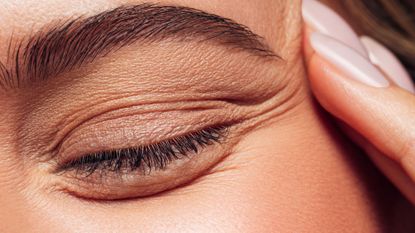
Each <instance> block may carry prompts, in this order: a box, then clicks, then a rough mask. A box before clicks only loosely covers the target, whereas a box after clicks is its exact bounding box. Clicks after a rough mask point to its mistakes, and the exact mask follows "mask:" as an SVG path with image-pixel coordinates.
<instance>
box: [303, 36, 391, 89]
mask: <svg viewBox="0 0 415 233" xmlns="http://www.w3.org/2000/svg"><path fill="white" fill-rule="evenodd" d="M310 41H311V46H312V47H313V49H314V50H315V52H316V53H317V54H319V55H320V56H321V57H322V58H324V59H325V60H327V61H328V62H330V63H332V64H333V65H334V66H336V67H337V68H338V69H339V70H341V71H342V72H344V73H345V74H346V75H347V76H348V77H349V78H351V79H354V80H356V81H359V82H361V83H364V84H366V85H369V86H372V87H388V86H389V81H388V80H387V79H386V78H385V77H384V76H383V74H382V73H381V72H380V71H379V70H378V69H377V68H376V67H375V66H374V65H373V64H372V63H370V61H369V60H368V59H367V58H365V57H363V56H362V55H361V54H359V53H358V52H356V51H355V50H354V49H352V48H350V47H348V46H347V45H345V44H343V43H342V42H340V41H338V40H336V39H333V38H331V37H329V36H326V35H323V34H321V33H318V32H315V33H313V34H312V35H311V40H310Z"/></svg>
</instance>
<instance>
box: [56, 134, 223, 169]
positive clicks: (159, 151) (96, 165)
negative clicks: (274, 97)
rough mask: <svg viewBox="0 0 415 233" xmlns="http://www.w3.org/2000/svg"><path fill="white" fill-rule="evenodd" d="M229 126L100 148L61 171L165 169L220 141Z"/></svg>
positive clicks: (64, 165) (61, 167) (63, 166)
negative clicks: (125, 145)
mask: <svg viewBox="0 0 415 233" xmlns="http://www.w3.org/2000/svg"><path fill="white" fill-rule="evenodd" d="M226 129H227V127H226V126H212V127H208V128H205V129H202V130H199V131H196V132H192V133H189V134H186V135H183V136H179V137H176V138H171V139H167V140H165V141H161V142H158V143H155V144H150V145H142V146H137V147H132V148H125V149H115V150H108V151H101V152H97V153H92V154H88V155H84V156H82V157H80V158H78V159H75V160H72V161H69V162H68V163H66V164H63V165H62V166H60V168H59V169H58V170H59V171H63V172H66V171H76V173H77V174H78V173H80V174H85V175H86V176H90V175H92V174H93V173H95V172H96V171H99V172H104V173H105V172H115V173H121V172H131V171H135V170H137V169H142V170H143V171H149V172H151V170H163V169H166V167H167V166H168V165H169V164H170V163H171V162H173V161H175V160H179V159H183V158H185V157H188V156H189V155H190V154H197V153H198V152H199V151H200V150H201V149H203V148H204V147H206V146H209V145H212V144H214V143H218V142H220V140H221V139H222V138H223V136H224V134H225V132H226Z"/></svg>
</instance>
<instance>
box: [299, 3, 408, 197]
mask: <svg viewBox="0 0 415 233" xmlns="http://www.w3.org/2000/svg"><path fill="white" fill-rule="evenodd" d="M303 16H304V20H305V24H306V27H305V33H304V53H305V60H306V63H307V67H308V77H309V80H310V84H311V88H312V91H313V93H314V95H315V97H316V98H317V100H318V101H319V102H320V104H321V105H322V106H323V107H324V108H325V109H326V110H327V111H328V112H330V113H331V114H332V115H334V116H335V117H336V118H337V119H338V120H339V123H340V126H341V128H342V129H343V130H344V132H345V133H346V134H347V135H348V136H349V137H350V138H351V139H352V140H353V141H354V142H356V143H357V144H358V145H360V146H361V147H362V148H363V149H364V151H365V152H366V153H367V154H368V155H369V156H370V158H371V159H372V160H373V162H374V163H375V164H376V165H377V166H378V167H379V169H380V170H382V171H383V172H384V174H385V175H386V176H387V177H389V179H390V180H391V181H392V182H393V183H394V184H395V185H396V186H397V187H398V188H399V189H400V190H401V191H402V193H403V194H404V195H406V197H407V198H408V199H409V200H410V201H411V202H412V203H413V204H415V95H414V92H415V88H414V86H413V83H412V81H411V78H410V76H409V75H408V74H407V72H406V71H405V69H404V68H403V66H402V65H401V64H400V62H399V61H398V60H397V59H396V57H395V56H394V55H393V54H392V53H391V52H389V51H388V50H387V49H386V48H385V47H383V46H382V45H380V44H379V43H377V42H376V41H374V40H372V39H370V38H368V37H364V38H358V36H357V35H356V34H355V33H354V32H353V30H352V29H351V27H350V26H349V25H348V24H347V23H346V22H345V21H344V20H343V19H341V18H340V16H338V15H337V14H336V13H334V12H333V11H331V10H330V9H329V8H327V7H325V6H323V5H322V4H320V3H318V2H317V1H314V0H305V1H304V5H303Z"/></svg>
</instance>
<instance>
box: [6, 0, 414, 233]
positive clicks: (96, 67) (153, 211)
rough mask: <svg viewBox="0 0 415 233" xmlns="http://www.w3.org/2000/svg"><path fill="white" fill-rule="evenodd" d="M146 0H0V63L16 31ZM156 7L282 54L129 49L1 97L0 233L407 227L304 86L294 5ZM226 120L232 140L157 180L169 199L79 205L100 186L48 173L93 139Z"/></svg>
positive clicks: (144, 135) (117, 143)
mask: <svg viewBox="0 0 415 233" xmlns="http://www.w3.org/2000/svg"><path fill="white" fill-rule="evenodd" d="M140 3H143V2H141V1H109V0H107V1H104V0H100V1H79V2H74V1H60V0H57V1H24V0H22V1H2V2H1V5H2V6H3V7H2V9H1V10H0V22H1V25H3V26H2V30H1V31H0V58H1V60H2V61H6V60H7V56H8V52H7V51H8V46H9V41H10V38H11V36H13V37H14V38H25V37H26V36H27V35H29V34H31V33H32V32H34V31H37V30H41V29H42V28H45V27H48V26H45V25H50V23H51V22H53V21H57V20H67V19H68V18H75V17H77V16H80V15H84V16H92V15H95V14H97V13H100V12H102V11H105V10H110V9H113V8H115V7H118V6H120V5H124V4H140ZM160 4H162V5H179V6H188V7H192V8H196V9H199V10H203V11H206V12H209V13H214V14H217V15H220V16H222V17H227V18H230V19H232V20H234V21H235V22H238V23H240V24H243V25H246V26H247V27H248V28H250V29H251V30H252V31H253V32H254V33H256V34H258V35H260V36H262V37H263V38H264V40H265V42H266V43H267V44H268V45H269V46H270V47H271V49H272V50H273V51H274V52H275V53H276V54H278V55H279V56H280V57H281V58H282V59H277V60H274V61H271V62H265V61H264V59H260V58H257V57H255V56H250V55H249V54H248V53H246V52H237V51H230V50H228V49H226V48H225V47H224V46H220V45H217V44H213V43H193V42H175V41H160V42H157V43H153V44H146V45H143V44H140V43H132V44H131V45H130V46H127V47H123V48H121V49H120V50H118V51H116V52H113V53H110V54H108V55H107V56H105V57H102V58H100V59H98V60H96V61H94V62H92V63H91V64H88V65H85V66H82V67H80V68H79V69H76V70H73V71H71V72H67V73H64V74H61V75H59V76H58V77H56V78H54V79H50V80H48V81H45V82H41V83H37V84H36V85H33V86H30V87H29V86H27V87H23V88H20V89H18V90H15V91H8V92H1V93H0V145H1V146H0V155H1V156H2V157H1V158H2V159H1V160H0V206H1V210H0V231H1V232H68V233H69V232H344V231H348V232H380V231H382V230H384V231H386V232H388V231H394V232H403V231H400V230H396V229H403V228H406V227H407V222H406V220H405V217H404V216H409V211H410V210H409V207H407V206H408V204H407V202H406V201H405V200H404V199H403V198H402V197H401V195H400V194H399V193H398V192H397V191H396V190H395V189H394V188H393V187H392V186H391V185H390V184H389V183H388V182H387V181H386V180H385V178H384V177H383V176H382V175H380V173H379V172H378V171H377V170H376V169H374V167H373V166H372V165H371V164H370V162H369V161H368V160H367V159H366V158H365V156H364V155H363V154H361V153H360V152H359V150H357V149H356V148H355V147H354V146H353V145H351V144H350V143H349V142H348V141H346V140H345V139H344V138H343V137H342V136H341V135H338V134H337V133H336V131H335V126H334V125H333V124H332V123H331V120H330V118H328V117H327V116H326V115H325V113H323V112H322V111H321V110H320V108H319V107H317V106H316V104H315V102H314V101H313V98H312V96H311V94H310V92H309V90H308V86H307V85H308V84H307V82H306V81H305V80H306V79H305V72H304V67H303V61H302V56H301V28H302V26H301V17H300V5H301V2H300V1H297V0H295V1H284V0H281V1H279V0H264V1H260V2H259V3H258V2H257V1H248V0H246V1H241V0H227V1H219V0H217V1H216V0H215V1H194V0H171V1H160ZM190 100H191V101H190ZM230 100H232V101H230ZM166 109H167V110H168V111H167V110H166ZM195 109H196V110H197V111H196V110H195ZM226 120H230V121H236V120H237V121H238V124H236V125H234V126H233V127H231V128H230V129H229V136H230V137H229V138H230V139H229V140H228V141H225V142H223V143H222V144H221V146H218V145H216V146H213V147H209V148H207V149H206V151H204V152H203V153H200V154H199V155H196V156H194V157H191V158H189V161H188V163H187V165H186V166H184V168H180V164H179V165H178V167H179V168H176V169H177V170H174V169H173V170H174V171H171V172H165V174H162V176H161V177H164V178H163V179H166V180H167V181H166V183H168V185H164V186H163V185H162V187H164V188H168V189H171V190H169V191H167V192H162V193H159V194H157V195H151V196H148V197H145V198H134V197H132V198H130V199H128V200H118V201H96V200H92V199H82V198H80V197H79V196H82V195H93V194H94V190H97V189H99V187H101V186H99V187H98V188H96V187H95V188H91V187H90V186H86V188H84V189H82V188H80V187H81V186H82V185H80V183H78V182H77V181H76V180H74V179H71V178H68V177H65V176H60V175H57V174H56V173H54V172H53V167H54V166H55V167H56V163H54V162H53V161H56V159H58V160H59V158H60V159H65V158H66V159H68V157H71V156H75V157H76V156H79V155H80V154H83V153H87V151H86V150H88V149H89V150H93V149H94V145H95V147H99V148H103V147H104V149H111V148H112V147H115V148H122V147H128V146H135V144H136V143H142V142H145V140H148V141H147V142H146V143H150V142H154V141H160V140H163V139H166V138H168V137H171V136H177V135H181V134H185V133H188V132H189V131H192V130H197V129H200V128H201V127H206V126H207V124H208V123H218V122H223V121H226ZM67 131H70V132H71V133H69V134H67V133H65V132H67ZM60 132H64V133H61V134H60ZM62 138H63V139H62ZM61 141H63V142H62V147H61V148H62V150H61V151H59V153H58V155H57V156H55V157H53V158H52V159H51V158H50V156H49V157H48V155H49V154H48V153H47V152H44V151H47V150H44V149H45V148H47V147H48V146H50V145H51V144H53V143H58V144H59V142H61ZM71 145H72V146H71ZM73 145H74V146H73ZM106 147H108V148H106ZM115 148H114V149H115ZM189 164H190V165H189ZM155 177H156V178H154V179H157V180H158V181H159V180H160V179H162V178H157V176H155ZM166 177H167V178H166ZM169 177H173V178H169ZM183 177H189V178H188V180H186V179H184V178H183ZM136 179H137V178H136ZM136 179H135V180H136ZM143 179H149V178H143ZM181 179H183V182H181ZM68 180H69V182H68ZM139 180H140V178H139ZM173 180H174V181H173ZM140 182H141V180H140ZM145 182H146V181H144V185H143V184H141V183H140V184H141V185H142V186H140V185H138V186H139V188H136V187H135V186H134V185H132V186H134V187H135V188H134V187H133V188H132V189H131V187H129V186H122V185H120V186H117V187H121V188H122V189H123V190H119V189H120V188H118V191H119V192H120V193H123V195H127V194H128V195H130V196H131V195H134V193H136V195H138V193H139V192H142V190H143V189H149V187H148V186H146V184H147V183H145ZM175 182H176V183H177V184H176V183H175ZM172 184H173V185H179V187H170V186H172ZM118 185H119V184H118ZM167 186H168V187H167ZM117 187H115V188H114V190H112V191H111V193H114V192H116V191H115V190H117ZM140 187H144V188H140ZM81 189H82V191H79V190H81ZM127 189H128V190H130V189H131V190H132V191H131V192H127V194H125V192H124V191H125V190H127ZM109 190H111V189H109ZM68 192H69V193H68ZM74 192H75V193H76V192H78V193H76V194H74ZM144 193H145V191H144ZM97 196H98V197H99V198H102V195H101V196H100V195H97ZM121 197H126V196H122V195H121ZM397 219H399V221H400V223H399V224H398V223H396V220H397ZM399 227H402V228H399ZM392 229H393V230H392ZM406 229H409V228H406Z"/></svg>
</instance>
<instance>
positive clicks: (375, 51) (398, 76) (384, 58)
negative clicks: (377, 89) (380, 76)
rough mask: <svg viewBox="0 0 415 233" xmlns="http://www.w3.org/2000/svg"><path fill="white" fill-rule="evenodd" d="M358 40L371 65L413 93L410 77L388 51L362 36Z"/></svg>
mask: <svg viewBox="0 0 415 233" xmlns="http://www.w3.org/2000/svg"><path fill="white" fill-rule="evenodd" d="M360 40H361V41H362V43H363V44H364V45H365V46H366V50H367V51H368V52H369V58H370V60H371V61H372V63H373V64H375V65H377V66H378V67H379V68H380V69H381V70H382V71H383V72H384V73H385V74H387V75H388V77H389V78H390V79H391V80H393V81H394V82H395V83H396V84H397V85H398V86H400V87H402V88H404V89H406V90H408V91H410V92H412V93H415V87H414V84H413V82H412V79H411V76H409V74H408V72H407V71H406V69H405V67H404V66H403V65H402V63H401V62H400V61H399V60H398V58H397V57H396V56H395V55H394V54H393V53H392V52H391V51H390V50H389V49H387V48H386V47H385V46H383V45H382V44H380V43H379V42H377V41H375V40H374V39H372V38H370V37H367V36H363V37H362V38H361V39H360Z"/></svg>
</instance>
